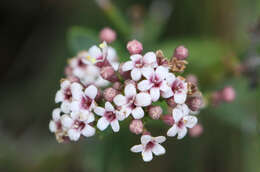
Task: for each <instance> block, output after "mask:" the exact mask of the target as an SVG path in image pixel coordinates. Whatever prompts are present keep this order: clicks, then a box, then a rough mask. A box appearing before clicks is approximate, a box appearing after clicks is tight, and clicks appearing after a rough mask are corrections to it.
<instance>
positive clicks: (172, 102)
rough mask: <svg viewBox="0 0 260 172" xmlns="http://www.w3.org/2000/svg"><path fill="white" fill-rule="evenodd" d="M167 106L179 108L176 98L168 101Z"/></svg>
mask: <svg viewBox="0 0 260 172" xmlns="http://www.w3.org/2000/svg"><path fill="white" fill-rule="evenodd" d="M167 104H168V105H169V106H170V107H172V108H175V107H176V106H177V104H176V103H175V101H174V97H170V98H168V99H167Z"/></svg>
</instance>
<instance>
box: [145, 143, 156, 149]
mask: <svg viewBox="0 0 260 172" xmlns="http://www.w3.org/2000/svg"><path fill="white" fill-rule="evenodd" d="M154 146H155V143H154V142H153V141H150V142H148V143H147V144H146V146H145V150H146V151H147V150H151V149H152V148H153V147H154Z"/></svg>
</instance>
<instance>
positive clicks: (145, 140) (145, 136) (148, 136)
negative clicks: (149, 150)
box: [141, 135, 152, 145]
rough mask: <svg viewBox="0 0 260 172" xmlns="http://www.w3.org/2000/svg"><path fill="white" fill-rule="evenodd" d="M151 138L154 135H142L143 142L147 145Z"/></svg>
mask: <svg viewBox="0 0 260 172" xmlns="http://www.w3.org/2000/svg"><path fill="white" fill-rule="evenodd" d="M151 140H152V136H150V135H142V137H141V143H142V144H143V145H146V144H147V143H148V142H150V141H151Z"/></svg>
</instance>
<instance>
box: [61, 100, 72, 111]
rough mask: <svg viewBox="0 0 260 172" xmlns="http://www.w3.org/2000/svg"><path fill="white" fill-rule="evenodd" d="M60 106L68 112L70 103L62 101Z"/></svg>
mask: <svg viewBox="0 0 260 172" xmlns="http://www.w3.org/2000/svg"><path fill="white" fill-rule="evenodd" d="M60 108H61V111H62V112H64V113H69V112H70V103H69V102H62V104H61V106H60Z"/></svg>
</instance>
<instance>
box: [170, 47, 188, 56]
mask: <svg viewBox="0 0 260 172" xmlns="http://www.w3.org/2000/svg"><path fill="white" fill-rule="evenodd" d="M188 56H189V51H188V49H187V48H185V47H184V46H183V45H181V46H178V47H177V48H176V49H175V51H174V54H173V57H176V58H177V59H178V60H185V59H186V58H187V57H188Z"/></svg>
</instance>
